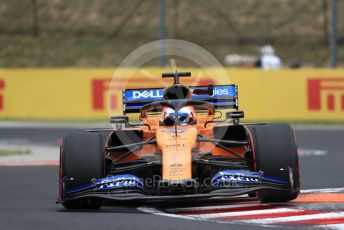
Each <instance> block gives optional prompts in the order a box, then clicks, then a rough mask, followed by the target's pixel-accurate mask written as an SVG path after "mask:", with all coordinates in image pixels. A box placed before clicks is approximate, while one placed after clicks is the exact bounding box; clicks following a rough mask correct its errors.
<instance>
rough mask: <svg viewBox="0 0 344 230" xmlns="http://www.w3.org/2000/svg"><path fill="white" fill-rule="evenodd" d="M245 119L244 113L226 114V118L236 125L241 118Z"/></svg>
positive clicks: (233, 112)
mask: <svg viewBox="0 0 344 230" xmlns="http://www.w3.org/2000/svg"><path fill="white" fill-rule="evenodd" d="M244 117H245V114H244V111H232V112H227V113H226V118H227V119H231V120H233V124H234V125H238V124H239V120H240V118H244Z"/></svg>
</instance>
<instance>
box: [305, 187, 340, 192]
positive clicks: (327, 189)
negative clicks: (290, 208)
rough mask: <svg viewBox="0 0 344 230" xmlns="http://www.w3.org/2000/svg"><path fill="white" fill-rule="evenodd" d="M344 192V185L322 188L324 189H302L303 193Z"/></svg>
mask: <svg viewBox="0 0 344 230" xmlns="http://www.w3.org/2000/svg"><path fill="white" fill-rule="evenodd" d="M336 192H344V187H342V188H322V189H304V190H301V194H304V193H336Z"/></svg>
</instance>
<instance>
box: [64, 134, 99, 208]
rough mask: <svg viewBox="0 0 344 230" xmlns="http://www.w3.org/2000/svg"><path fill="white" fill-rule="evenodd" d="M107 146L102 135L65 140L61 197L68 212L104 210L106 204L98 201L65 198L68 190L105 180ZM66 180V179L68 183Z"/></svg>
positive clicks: (71, 137)
mask: <svg viewBox="0 0 344 230" xmlns="http://www.w3.org/2000/svg"><path fill="white" fill-rule="evenodd" d="M103 143H104V141H103V137H102V135H101V134H98V133H90V132H85V131H74V132H71V133H69V135H68V136H66V137H65V138H64V139H63V143H62V144H61V159H60V186H61V188H60V191H61V194H60V196H61V200H62V204H63V206H64V207H65V208H67V209H98V208H100V207H101V206H102V200H101V199H98V198H85V199H76V200H68V197H65V190H67V189H70V188H72V187H76V186H81V185H84V184H86V183H88V182H90V181H91V180H92V179H98V178H103V177H104V174H105V172H104V144H103ZM62 178H65V179H64V183H62ZM63 184H64V185H63ZM66 198H67V200H65V199H66Z"/></svg>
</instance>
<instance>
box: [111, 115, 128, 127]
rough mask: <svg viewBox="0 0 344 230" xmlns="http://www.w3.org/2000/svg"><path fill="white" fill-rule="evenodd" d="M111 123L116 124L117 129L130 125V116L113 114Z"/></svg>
mask: <svg viewBox="0 0 344 230" xmlns="http://www.w3.org/2000/svg"><path fill="white" fill-rule="evenodd" d="M110 123H111V124H115V125H116V128H117V129H121V128H123V127H124V128H125V127H127V126H129V118H128V117H127V116H111V117H110Z"/></svg>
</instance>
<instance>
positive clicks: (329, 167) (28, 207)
mask: <svg viewBox="0 0 344 230" xmlns="http://www.w3.org/2000/svg"><path fill="white" fill-rule="evenodd" d="M69 130H70V129H67V128H54V129H51V128H44V129H42V128H1V129H0V140H3V139H6V140H10V139H26V140H28V141H29V142H30V143H37V144H42V143H45V144H49V145H57V144H58V141H59V139H60V138H61V137H63V136H64V135H65V134H66V133H68V131H69ZM296 136H297V139H298V145H299V148H301V149H308V150H322V151H326V154H322V155H310V156H301V157H300V167H301V181H302V189H321V188H338V187H344V167H343V163H344V152H343V150H344V129H331V128H330V129H327V128H324V129H323V128H321V129H317V128H316V127H315V128H312V129H297V130H296ZM57 154H58V153H57ZM0 195H1V196H0V208H1V211H0V229H35V230H37V229H50V230H53V229H83V230H84V229H99V228H101V229H124V230H125V229H197V230H202V229H207V230H209V229H212V230H217V229H238V228H241V229H264V228H265V227H264V226H261V225H257V224H247V223H241V224H237V223H229V224H228V223H219V222H214V221H200V220H193V219H184V218H172V217H171V216H164V215H152V214H149V213H145V212H142V211H140V210H143V209H138V207H137V206H136V205H135V204H132V205H115V206H105V207H103V208H102V209H101V210H99V211H67V210H65V209H64V208H62V206H61V205H56V204H55V201H56V199H57V196H58V168H57V166H25V167H23V166H20V167H0ZM140 206H142V205H141V204H140ZM313 206H315V207H319V206H320V208H321V206H323V207H325V206H326V208H329V209H332V210H336V211H344V203H337V204H321V203H320V204H319V203H318V204H313ZM169 208H171V206H170V207H169ZM343 223H344V220H343ZM289 227H295V226H277V227H275V228H273V229H280V228H281V229H287V228H289ZM298 228H300V227H298Z"/></svg>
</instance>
